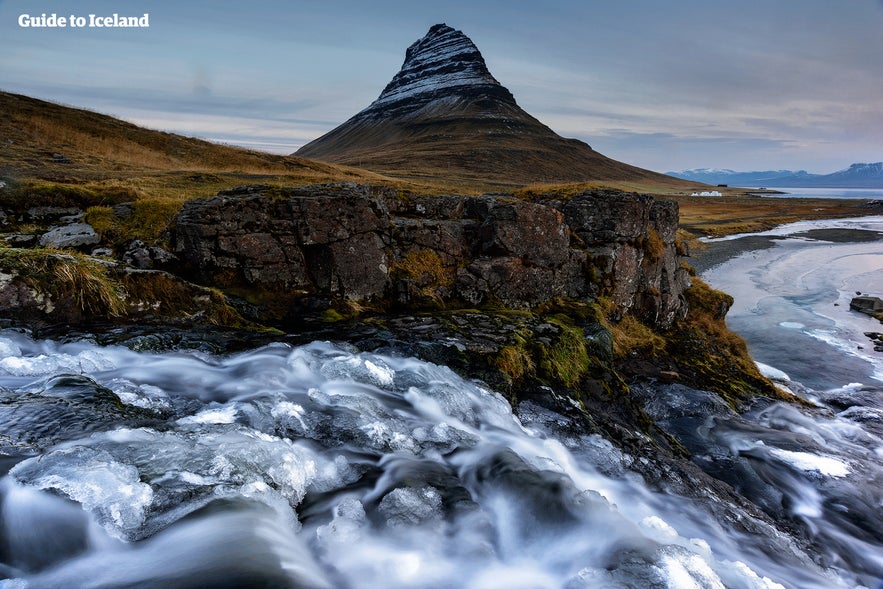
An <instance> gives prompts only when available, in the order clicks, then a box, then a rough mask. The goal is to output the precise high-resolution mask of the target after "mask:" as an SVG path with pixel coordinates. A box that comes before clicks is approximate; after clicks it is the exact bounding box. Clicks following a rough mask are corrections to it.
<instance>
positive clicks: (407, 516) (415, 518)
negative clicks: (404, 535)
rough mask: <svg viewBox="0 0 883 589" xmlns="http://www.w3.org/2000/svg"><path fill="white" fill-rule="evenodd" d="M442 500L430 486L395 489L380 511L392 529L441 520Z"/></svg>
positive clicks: (382, 504)
mask: <svg viewBox="0 0 883 589" xmlns="http://www.w3.org/2000/svg"><path fill="white" fill-rule="evenodd" d="M441 507H442V498H441V495H440V494H439V492H438V491H437V490H436V489H435V488H434V487H430V486H425V487H417V488H412V487H405V488H399V489H393V490H392V491H390V492H389V493H387V495H386V497H384V498H383V500H382V501H381V502H380V506H379V507H378V510H379V511H380V513H381V514H383V516H384V517H386V525H387V526H388V527H390V528H396V527H400V526H410V525H415V524H419V523H422V522H428V521H432V520H440V519H441V517H442V512H441Z"/></svg>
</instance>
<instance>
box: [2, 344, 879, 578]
mask: <svg viewBox="0 0 883 589" xmlns="http://www.w3.org/2000/svg"><path fill="white" fill-rule="evenodd" d="M669 392H670V393H672V395H673V397H672V403H673V405H672V406H675V407H676V406H677V405H678V403H681V402H682V398H683V397H681V396H677V395H674V393H673V392H672V391H669ZM675 392H676V391H675ZM659 400H660V402H662V401H664V399H663V396H659ZM663 404H664V403H663ZM666 407H667V406H666ZM776 407H777V406H773V407H771V408H768V409H767V410H766V411H765V412H764V413H763V414H761V415H758V416H757V417H756V418H754V420H753V421H752V422H751V423H748V422H745V421H744V420H742V418H739V417H738V416H736V415H735V414H732V412H730V413H727V414H726V415H728V416H729V417H727V418H726V419H721V421H720V423H719V424H711V423H708V424H706V427H705V429H704V430H703V431H706V430H707V431H709V432H711V433H712V434H713V436H715V439H716V442H715V443H716V444H718V445H721V447H724V446H725V447H729V448H730V449H731V451H732V452H734V453H735V455H740V456H741V454H740V453H742V454H744V456H741V457H740V460H743V461H744V462H745V463H746V464H754V465H756V466H758V468H759V470H763V469H769V470H772V471H776V472H777V473H778V474H777V476H778V477H779V479H780V480H783V481H785V482H786V483H787V484H785V485H783V488H782V490H781V491H779V492H780V493H781V496H782V497H788V498H790V499H789V500H790V501H791V503H792V504H793V505H794V506H796V507H793V508H789V511H788V513H787V514H786V515H787V517H791V518H795V520H794V521H795V522H806V524H807V525H806V528H805V531H804V532H801V533H807V534H815V537H816V538H818V541H819V542H820V543H831V542H832V539H833V538H838V539H839V540H838V543H837V544H836V549H835V550H831V551H829V550H825V549H824V547H821V548H822V549H821V550H820V551H819V554H820V555H823V556H819V555H813V554H810V553H807V552H806V551H805V549H804V548H801V547H800V543H799V542H797V541H794V540H791V539H789V538H788V536H787V534H786V533H785V532H784V531H783V530H787V529H789V527H790V525H786V526H784V527H783V528H777V527H776V524H774V523H773V521H772V520H769V519H767V518H765V517H758V516H757V514H754V515H752V513H753V512H751V511H750V510H749V511H744V510H743V509H741V508H739V507H738V506H731V505H724V504H721V499H720V495H718V494H716V492H715V491H714V490H713V489H709V490H708V495H707V499H704V498H703V493H694V494H693V495H692V496H686V495H683V494H678V493H677V492H674V491H666V490H665V489H664V488H660V486H659V485H658V484H657V485H651V484H650V483H649V482H647V481H645V480H644V479H643V478H642V476H641V475H640V474H638V473H639V472H641V471H646V470H647V469H648V465H649V463H648V462H647V458H644V457H640V456H631V455H629V454H627V453H624V452H622V451H621V450H618V449H617V448H616V447H615V446H614V445H613V444H611V443H610V442H609V441H607V440H605V439H603V438H601V437H599V436H597V435H586V434H581V433H578V431H577V428H576V427H574V424H573V423H572V422H571V421H570V420H569V418H566V417H565V416H562V415H558V414H556V413H554V412H552V411H550V410H548V409H543V408H541V407H539V406H536V405H532V404H530V403H522V404H521V405H520V406H519V417H516V416H515V415H514V414H513V412H512V410H511V408H510V405H509V403H508V402H507V401H506V400H505V399H504V398H503V397H502V396H500V395H499V394H497V393H495V392H493V391H491V390H488V389H487V388H485V387H483V386H482V385H481V384H479V383H475V382H470V381H466V380H463V379H462V378H460V377H458V376H457V375H456V374H454V373H453V372H452V371H451V370H450V369H448V368H445V367H442V366H437V365H433V364H429V363H426V362H422V361H419V360H416V359H413V358H399V357H392V356H383V355H376V354H367V353H359V352H357V351H355V350H353V349H350V348H347V347H341V346H337V345H333V344H331V343H327V342H315V343H313V344H310V345H306V346H292V345H289V344H285V343H276V344H271V345H267V346H264V347H260V348H257V349H253V350H248V351H245V352H241V353H235V354H212V353H207V352H205V351H198V350H170V351H166V352H136V351H133V350H131V349H128V348H126V347H122V346H99V345H96V344H95V343H94V342H92V341H90V340H88V339H73V340H72V341H65V342H59V341H49V340H34V339H32V338H30V337H29V336H28V335H26V334H23V333H19V332H14V331H6V332H2V333H0V420H2V422H3V423H4V429H3V431H2V433H0V454H2V456H4V457H5V458H3V460H2V461H0V468H2V470H0V472H3V471H8V473H7V474H6V476H5V477H4V478H3V479H2V480H0V497H2V499H0V524H2V525H0V533H2V543H0V546H2V549H0V576H2V577H6V578H7V580H5V581H0V586H2V587H4V588H6V587H16V588H18V587H28V588H33V589H38V588H44V587H46V588H48V587H96V588H97V587H157V588H159V587H163V588H165V589H167V588H168V587H190V586H197V585H198V586H213V587H241V586H257V587H352V588H358V587H366V588H367V587H380V586H382V587H390V588H405V587H408V588H414V587H418V588H419V587H426V588H430V587H432V588H436V587H467V588H483V589H493V588H496V587H499V588H506V589H512V588H525V589H527V588H567V589H576V588H580V587H584V588H595V587H635V588H638V587H640V588H677V589H682V588H691V587H701V588H724V587H726V588H737V589H778V588H781V587H785V588H795V589H796V588H801V589H803V588H807V587H818V588H820V589H821V588H831V587H854V586H859V585H860V584H861V583H865V584H866V585H869V586H870V584H871V583H872V582H873V575H875V574H876V572H875V571H880V570H883V562H881V559H880V558H879V553H877V555H876V556H875V551H876V550H877V549H878V548H879V546H880V544H879V543H875V542H876V540H875V539H874V538H873V536H872V535H869V534H867V533H862V534H856V533H854V532H853V531H852V530H850V528H849V525H847V524H842V522H841V523H837V522H836V521H834V520H832V519H831V518H830V517H829V515H830V514H829V511H830V510H829V509H827V507H826V506H825V503H826V502H827V494H828V493H829V492H830V490H831V489H835V490H836V489H841V490H844V489H845V490H846V491H847V493H846V494H847V495H848V496H850V497H853V496H854V497H859V496H863V497H865V496H867V497H869V498H870V500H872V501H873V500H877V501H879V493H878V495H877V496H876V499H874V497H873V492H870V494H869V491H868V489H867V485H868V484H869V481H871V482H874V483H875V484H876V482H879V468H880V463H879V460H878V461H877V462H876V463H870V462H868V463H866V464H862V462H861V458H860V457H847V454H848V452H852V453H853V454H850V455H849V456H853V455H855V456H858V455H857V454H855V453H856V452H857V450H856V449H857V448H864V449H865V450H863V451H866V449H867V448H868V447H873V445H874V444H876V445H877V446H878V447H879V446H880V441H879V438H874V437H873V436H872V435H871V434H868V433H867V432H864V430H862V429H861V426H860V424H858V423H850V422H849V421H848V420H847V419H844V418H840V417H829V418H826V419H822V420H818V421H814V420H813V419H811V418H808V417H804V416H802V415H801V414H799V413H793V414H792V413H789V411H791V410H790V409H789V408H784V407H783V408H780V409H777V408H776ZM660 411H662V412H665V411H668V409H665V408H662V409H660ZM660 416H661V415H660ZM740 428H742V429H740ZM844 428H845V429H844ZM849 428H852V429H851V430H850V429H849ZM791 430H800V431H803V430H812V436H814V439H817V440H820V441H821V442H822V443H823V444H824V447H823V446H822V445H804V446H803V447H802V448H795V447H794V445H793V441H794V439H795V436H797V435H798V434H797V433H794V432H793V431H791ZM847 430H849V431H847ZM575 432H576V433H575ZM832 432H834V433H832ZM835 433H836V435H835ZM801 435H802V434H801ZM838 440H839V441H838ZM838 444H839V445H838ZM714 451H715V452H721V451H722V450H714ZM663 468H664V467H663ZM869 468H870V470H868V469H869ZM651 470H652V469H651ZM760 476H763V473H761V475H760ZM874 477H877V478H874ZM765 480H773V479H765ZM878 490H879V488H878ZM863 494H864V495H863ZM856 504H857V503H856ZM870 508H871V509H873V510H876V509H878V508H879V506H873V505H872V506H870ZM874 512H875V511H871V513H874ZM819 528H824V529H819ZM813 530H815V531H813ZM839 551H846V552H847V554H845V555H844V558H843V559H839V560H838V559H837V558H833V557H832V556H831V555H833V554H836V553H837V552H839Z"/></svg>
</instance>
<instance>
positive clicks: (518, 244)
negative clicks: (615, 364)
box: [174, 184, 689, 328]
mask: <svg viewBox="0 0 883 589" xmlns="http://www.w3.org/2000/svg"><path fill="white" fill-rule="evenodd" d="M677 221H678V210H677V203H674V202H669V201H654V200H653V199H652V198H651V197H649V196H642V195H637V194H626V193H620V192H609V191H589V192H584V193H582V194H578V195H576V196H573V197H571V198H569V199H567V200H566V201H563V200H554V199H550V200H547V201H544V202H525V201H519V200H515V199H512V198H509V197H505V196H481V197H461V196H416V195H402V194H401V193H400V192H399V191H397V190H392V189H383V188H376V187H371V186H366V185H355V184H339V185H323V186H310V187H302V188H286V189H269V188H266V187H263V188H262V187H244V188H240V189H234V190H231V191H225V192H222V193H221V194H219V195H218V196H216V197H213V198H210V199H201V200H193V201H190V202H188V203H187V204H186V205H185V206H184V209H183V210H182V211H181V213H180V215H179V216H178V219H177V223H176V227H175V230H174V241H175V251H176V254H177V255H178V256H179V257H180V258H181V259H182V260H184V261H185V263H186V264H188V266H189V270H190V271H191V272H192V273H193V275H194V277H196V278H197V279H198V280H199V281H200V282H203V283H205V284H212V285H216V286H221V287H225V288H232V289H234V290H236V289H238V290H240V291H244V292H246V293H247V292H253V293H264V294H265V295H266V294H267V293H273V298H274V299H275V301H276V302H277V303H279V304H280V308H281V307H286V306H289V303H290V304H293V305H294V307H295V308H296V307H297V306H298V305H308V306H310V307H311V308H315V307H316V306H321V305H327V304H330V303H331V302H333V301H334V300H349V301H355V302H362V303H369V304H372V305H376V306H379V307H385V308H392V307H399V308H407V307H421V306H428V305H451V306H456V305H463V306H477V305H481V304H485V303H499V304H501V305H504V306H506V307H510V308H521V309H526V308H530V307H534V306H536V305H539V304H542V303H544V302H548V301H551V300H553V299H555V298H557V297H565V298H574V299H583V300H594V299H597V298H598V297H608V298H610V299H612V301H613V302H614V303H615V304H616V305H617V306H618V307H619V308H621V309H622V310H623V311H624V312H625V311H631V312H633V313H635V314H637V315H639V316H640V317H642V318H643V319H644V320H645V321H646V322H648V323H649V324H651V325H654V326H656V327H660V328H667V327H669V326H671V325H672V323H673V322H674V321H676V320H677V319H679V318H682V317H683V316H684V314H685V313H686V303H685V299H684V294H683V293H684V290H685V289H686V288H687V287H688V286H689V277H688V274H687V272H686V270H684V269H683V268H681V259H680V256H679V255H678V253H677V250H676V247H675V231H676V229H677ZM289 308H290V306H289ZM286 312H291V311H286Z"/></svg>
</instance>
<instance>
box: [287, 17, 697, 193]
mask: <svg viewBox="0 0 883 589" xmlns="http://www.w3.org/2000/svg"><path fill="white" fill-rule="evenodd" d="M295 155H298V156H301V157H306V158H310V159H318V160H321V161H326V162H332V163H341V164H349V165H355V166H359V167H364V168H366V169H368V170H373V171H377V172H382V173H387V174H396V175H405V176H411V175H418V176H437V177H441V178H465V179H470V180H485V181H493V182H502V183H506V184H528V183H535V182H544V183H549V182H579V181H584V180H605V181H620V180H621V181H629V182H647V183H652V184H654V185H668V184H679V185H680V184H682V182H681V181H678V180H675V179H674V178H670V177H668V176H663V175H661V174H657V173H655V172H650V171H649V170H642V169H640V168H635V167H633V166H629V165H628V164H623V163H621V162H617V161H615V160H611V159H610V158H607V157H605V156H603V155H601V154H600V153H598V152H596V151H594V150H592V148H591V147H589V146H588V145H587V144H586V143H584V142H582V141H579V140H577V139H565V138H564V137H561V136H560V135H558V134H557V133H555V132H554V131H552V129H550V128H549V127H547V126H546V125H544V124H543V123H541V122H540V121H538V120H537V119H535V118H534V117H532V116H531V115H530V114H529V113H527V112H525V111H524V109H522V108H521V107H520V106H518V104H517V103H516V102H515V98H514V97H513V96H512V93H511V92H509V90H507V89H506V88H505V87H504V86H503V85H502V84H500V83H499V82H498V81H497V80H496V79H495V78H494V77H493V76H492V75H491V73H490V71H488V67H487V64H486V63H485V61H484V58H483V57H482V56H481V53H480V52H479V51H478V48H477V47H476V46H475V43H473V42H472V40H471V39H469V37H467V36H466V35H464V34H463V33H462V32H460V31H458V30H456V29H453V28H451V27H449V26H448V25H446V24H443V23H442V24H437V25H434V26H433V27H431V28H430V29H429V31H428V32H427V33H426V35H424V36H423V37H422V38H421V39H419V40H417V41H416V42H415V43H413V44H412V45H411V46H410V47H408V49H407V51H406V52H405V61H404V63H403V64H402V67H401V69H400V70H399V72H398V73H397V74H396V75H395V76H394V77H393V79H392V81H391V82H390V83H389V84H387V85H386V88H384V89H383V92H381V94H380V96H379V97H378V98H377V100H375V101H374V102H372V103H371V104H370V105H368V107H367V108H365V109H364V110H362V111H359V112H358V113H356V114H355V115H353V116H352V117H350V118H349V120H347V121H345V122H344V123H342V124H341V125H338V126H337V127H336V128H334V129H332V130H331V131H329V132H328V133H325V134H324V135H322V136H321V137H319V138H318V139H314V140H313V141H311V142H309V143H307V144H306V145H304V146H303V147H301V148H300V149H298V150H297V152H295Z"/></svg>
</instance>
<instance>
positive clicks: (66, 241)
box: [40, 223, 101, 249]
mask: <svg viewBox="0 0 883 589" xmlns="http://www.w3.org/2000/svg"><path fill="white" fill-rule="evenodd" d="M100 241H101V238H100V237H99V236H98V234H97V233H95V229H94V228H93V227H92V226H91V225H89V224H88V223H71V224H70V225H62V226H61V227H55V228H54V229H50V230H49V231H47V232H46V233H44V234H43V235H42V237H40V245H41V246H42V247H54V248H58V249H63V248H78V247H83V246H88V245H95V244H97V243H99V242H100Z"/></svg>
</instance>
